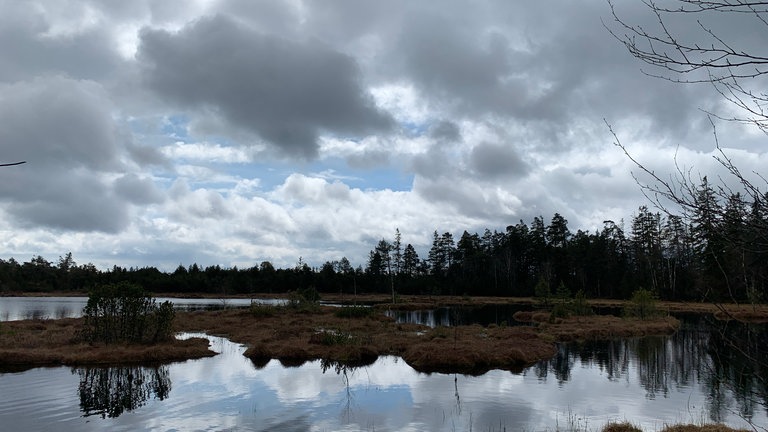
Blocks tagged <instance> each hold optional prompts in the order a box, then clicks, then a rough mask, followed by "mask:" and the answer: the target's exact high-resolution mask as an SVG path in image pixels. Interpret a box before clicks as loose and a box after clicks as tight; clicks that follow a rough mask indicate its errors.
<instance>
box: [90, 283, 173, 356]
mask: <svg viewBox="0 0 768 432" xmlns="http://www.w3.org/2000/svg"><path fill="white" fill-rule="evenodd" d="M174 316H175V312H174V310H173V305H172V304H171V302H169V301H165V302H163V303H161V304H159V305H158V304H157V303H156V302H155V299H153V298H152V297H151V296H150V295H149V294H148V293H147V292H145V291H144V289H143V288H142V287H141V286H139V285H136V284H131V283H127V282H122V283H118V284H109V285H101V286H99V287H96V288H95V289H93V290H92V291H91V292H90V294H89V296H88V303H87V304H86V306H85V309H84V310H83V318H84V328H83V331H82V337H83V339H84V340H86V341H88V342H103V343H106V344H110V343H121V342H127V343H156V342H160V341H165V340H169V339H171V338H172V337H173V332H172V326H173V319H174Z"/></svg>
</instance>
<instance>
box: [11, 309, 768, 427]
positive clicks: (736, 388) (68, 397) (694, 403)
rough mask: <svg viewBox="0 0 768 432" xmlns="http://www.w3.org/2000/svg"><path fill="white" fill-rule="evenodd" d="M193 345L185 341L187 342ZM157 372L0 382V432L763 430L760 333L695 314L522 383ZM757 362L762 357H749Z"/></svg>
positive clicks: (317, 366)
mask: <svg viewBox="0 0 768 432" xmlns="http://www.w3.org/2000/svg"><path fill="white" fill-rule="evenodd" d="M186 336H189V335H186ZM209 339H210V340H211V343H212V346H213V348H214V349H215V350H216V351H217V352H220V353H221V354H220V355H218V356H216V357H213V358H207V359H200V360H194V361H188V362H183V363H174V364H170V365H164V366H151V367H137V366H132V367H123V368H106V369H105V368H65V367H59V368H38V369H32V370H29V371H26V372H22V373H0V430H56V431H59V430H86V431H89V430H125V431H128V430H161V431H163V430H168V431H171V430H178V431H187V430H217V431H218V430H247V431H266V430H275V431H277V430H280V431H335V430H350V431H468V430H473V431H489V430H492V431H499V430H508V431H517V430H525V431H540V430H552V431H554V430H570V429H572V428H574V427H575V428H578V429H579V430H585V429H586V430H598V429H599V428H600V427H601V426H603V425H604V424H605V423H606V422H608V421H611V420H618V421H623V420H630V421H632V422H634V423H636V424H640V425H642V426H643V427H644V428H645V429H646V430H657V429H660V428H661V427H662V426H663V425H664V424H668V423H675V422H684V423H690V422H693V423H700V422H705V421H706V422H709V421H722V422H725V423H728V424H730V425H733V426H739V427H745V426H747V425H748V422H750V421H751V422H752V423H753V424H756V425H758V426H762V427H765V426H766V425H768V418H767V417H766V408H765V407H766V404H768V399H767V398H766V394H768V392H767V391H766V385H765V379H764V377H765V376H766V372H767V371H766V370H765V368H764V367H762V366H760V365H764V364H765V361H766V360H765V359H766V358H768V356H766V354H768V353H767V352H766V349H767V348H768V340H767V339H766V329H765V326H745V325H735V324H733V323H728V324H726V323H722V322H717V321H714V320H711V319H709V318H707V317H703V316H690V317H687V318H686V319H685V325H684V327H683V328H682V329H681V331H679V332H678V333H677V334H675V335H674V336H670V337H653V338H637V339H622V340H614V341H607V342H595V343H582V344H563V345H560V346H559V349H558V353H557V355H556V356H555V357H554V358H552V359H550V360H548V361H544V362H540V363H538V364H536V365H534V366H532V367H530V368H528V369H526V370H525V371H523V372H522V373H519V374H513V373H510V372H504V371H491V372H488V373H486V374H484V375H482V376H479V377H471V376H462V375H446V374H431V375H427V374H420V373H417V372H415V371H414V370H413V369H412V368H410V367H409V366H408V365H407V364H405V363H404V362H403V361H402V360H401V359H399V358H396V357H382V358H380V359H379V360H378V361H376V362H375V363H374V364H373V365H371V366H368V367H363V368H357V369H351V368H344V367H341V366H340V365H336V364H330V363H325V362H321V361H316V362H309V363H305V364H303V365H301V366H299V367H285V366H283V365H282V364H280V362H278V361H271V362H269V363H267V364H266V365H260V366H261V367H258V366H257V365H254V364H253V363H252V362H251V361H250V360H248V359H246V358H245V357H243V356H242V352H243V351H244V348H243V347H240V346H238V345H236V344H233V343H231V342H229V341H227V340H226V339H222V338H215V337H209ZM758 359H760V360H762V361H757V360H758Z"/></svg>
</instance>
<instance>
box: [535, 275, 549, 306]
mask: <svg viewBox="0 0 768 432" xmlns="http://www.w3.org/2000/svg"><path fill="white" fill-rule="evenodd" d="M533 295H534V296H535V297H536V298H537V299H538V300H539V303H541V304H542V305H543V306H549V304H550V297H551V294H550V292H549V282H547V281H546V280H545V279H544V278H543V277H540V278H539V281H538V282H537V283H536V286H535V287H534V288H533Z"/></svg>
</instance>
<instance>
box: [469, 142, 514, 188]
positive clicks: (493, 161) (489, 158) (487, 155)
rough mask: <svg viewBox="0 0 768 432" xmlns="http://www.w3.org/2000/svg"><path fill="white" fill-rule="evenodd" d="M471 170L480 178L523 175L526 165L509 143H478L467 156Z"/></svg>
mask: <svg viewBox="0 0 768 432" xmlns="http://www.w3.org/2000/svg"><path fill="white" fill-rule="evenodd" d="M469 160H470V164H471V167H472V170H473V171H474V172H475V173H476V174H477V175H478V176H480V177H481V178H485V179H489V178H495V177H516V178H520V177H523V176H525V175H526V174H527V173H528V171H529V168H528V165H527V164H526V163H525V161H523V159H522V158H521V157H520V155H518V154H517V152H516V151H515V149H514V148H513V147H512V146H509V145H501V144H493V143H487V142H486V143H480V144H478V145H476V146H475V147H474V148H473V149H472V152H471V154H470V156H469Z"/></svg>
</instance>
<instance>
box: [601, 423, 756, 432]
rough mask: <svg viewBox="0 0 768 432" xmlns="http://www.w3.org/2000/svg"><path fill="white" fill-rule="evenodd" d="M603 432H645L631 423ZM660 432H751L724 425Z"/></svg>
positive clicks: (670, 428)
mask: <svg viewBox="0 0 768 432" xmlns="http://www.w3.org/2000/svg"><path fill="white" fill-rule="evenodd" d="M601 432H643V430H642V429H640V428H638V427H637V426H635V425H633V424H631V423H627V422H624V423H609V424H607V425H606V426H605V427H603V429H601ZM659 432H751V431H749V430H747V429H733V428H731V427H728V426H725V425H722V424H704V425H693V424H687V425H671V426H665V427H664V428H662V429H661V430H659Z"/></svg>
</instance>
